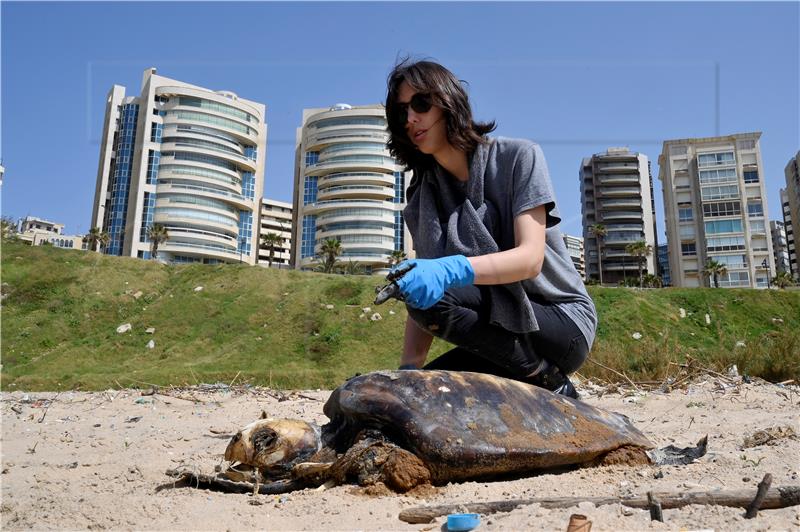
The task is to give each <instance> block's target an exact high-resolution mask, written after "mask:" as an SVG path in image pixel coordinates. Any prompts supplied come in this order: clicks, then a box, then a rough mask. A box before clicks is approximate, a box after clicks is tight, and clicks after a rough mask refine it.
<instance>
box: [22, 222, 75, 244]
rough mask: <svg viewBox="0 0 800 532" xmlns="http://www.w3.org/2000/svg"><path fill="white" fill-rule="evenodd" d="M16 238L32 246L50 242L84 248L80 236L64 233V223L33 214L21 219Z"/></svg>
mask: <svg viewBox="0 0 800 532" xmlns="http://www.w3.org/2000/svg"><path fill="white" fill-rule="evenodd" d="M17 238H19V239H20V240H22V241H23V242H27V243H29V244H30V245H32V246H41V245H43V244H50V245H51V246H55V247H57V248H64V249H86V245H85V244H84V243H83V237H82V236H80V235H65V234H64V224H59V223H56V222H51V221H48V220H45V219H44V218H37V217H35V216H26V217H25V218H24V219H22V220H21V222H20V224H19V233H17Z"/></svg>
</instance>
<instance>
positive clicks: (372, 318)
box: [369, 312, 383, 321]
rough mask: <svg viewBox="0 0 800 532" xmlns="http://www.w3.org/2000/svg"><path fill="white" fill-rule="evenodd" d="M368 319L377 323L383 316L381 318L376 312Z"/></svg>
mask: <svg viewBox="0 0 800 532" xmlns="http://www.w3.org/2000/svg"><path fill="white" fill-rule="evenodd" d="M369 319H371V320H372V321H378V320H382V319H383V316H381V315H380V314H378V313H377V312H376V313H375V314H373V315H372V316H370V317H369Z"/></svg>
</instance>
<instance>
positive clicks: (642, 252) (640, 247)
mask: <svg viewBox="0 0 800 532" xmlns="http://www.w3.org/2000/svg"><path fill="white" fill-rule="evenodd" d="M625 253H627V254H628V255H633V256H634V257H635V258H636V265H637V266H638V267H639V288H644V279H643V275H644V267H643V266H644V261H645V260H647V257H649V256H650V255H651V254H652V253H653V246H651V245H650V244H648V243H647V242H645V241H644V240H639V241H638V242H632V243H630V244H628V245H627V246H625Z"/></svg>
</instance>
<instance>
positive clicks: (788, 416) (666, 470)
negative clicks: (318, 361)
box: [0, 378, 800, 531]
mask: <svg viewBox="0 0 800 532" xmlns="http://www.w3.org/2000/svg"><path fill="white" fill-rule="evenodd" d="M730 382H731V381H730V380H729V379H715V378H705V379H702V380H701V381H699V382H696V383H694V384H692V385H690V386H688V387H686V388H684V389H681V390H674V391H671V392H669V393H662V392H658V391H649V392H636V391H635V390H631V389H628V390H617V391H608V390H607V389H602V388H599V387H597V386H592V385H591V383H588V384H587V385H584V386H583V387H581V391H582V392H583V394H584V398H585V400H586V401H587V402H589V403H590V404H592V405H595V406H600V407H602V408H606V409H609V410H613V411H617V412H621V413H623V414H625V415H627V416H629V417H630V418H631V419H632V420H633V422H634V423H635V424H636V425H637V426H638V427H639V428H640V429H641V430H642V431H643V432H644V433H645V434H646V435H647V436H648V437H649V438H650V439H651V440H652V441H653V442H654V443H656V444H657V445H658V446H664V445H669V444H676V445H679V446H686V445H690V444H694V443H696V442H697V440H699V439H700V438H701V437H702V436H704V435H706V434H707V435H708V438H709V445H708V449H709V451H708V454H707V455H706V456H704V457H703V458H701V459H699V460H697V461H696V462H694V463H692V464H689V465H685V466H665V467H653V466H623V465H617V466H606V467H597V468H583V469H575V470H571V471H566V472H561V473H557V474H554V473H549V474H540V475H537V476H533V477H529V478H523V479H518V480H511V481H502V482H466V483H461V484H450V485H447V486H442V487H438V488H433V489H429V490H422V491H421V492H420V493H418V494H417V496H409V495H396V494H385V493H384V494H378V495H375V494H372V495H370V494H368V493H366V492H365V490H364V489H363V488H359V487H357V486H351V485H347V486H337V487H334V488H331V489H328V490H324V491H319V490H315V489H306V490H302V491H297V492H293V493H288V494H285V495H256V496H253V495H238V494H225V493H218V492H212V491H205V490H198V489H193V488H186V487H181V488H174V487H173V486H172V484H171V479H170V478H168V477H167V476H166V475H165V471H166V470H167V469H170V468H175V467H179V466H182V465H185V466H191V467H196V468H198V469H199V470H200V471H202V472H207V473H211V472H212V471H213V469H214V466H215V465H217V464H220V463H221V461H222V454H223V452H224V450H225V446H226V445H227V442H228V438H229V435H230V434H232V433H234V432H236V430H237V429H239V428H241V427H242V426H244V425H245V424H247V423H249V422H250V421H253V420H255V419H256V418H257V416H258V415H259V414H260V412H261V411H262V410H264V411H266V412H267V414H268V415H270V416H272V417H294V418H301V419H304V420H307V421H314V422H318V423H324V422H325V417H324V415H323V414H322V405H323V404H324V401H325V400H326V399H327V397H328V395H329V393H330V392H329V391H320V390H314V391H302V392H285V393H283V392H275V391H271V390H265V389H257V388H246V387H234V388H229V387H227V386H224V385H218V386H199V387H194V388H186V389H170V390H161V391H160V393H156V394H155V395H142V392H141V391H139V390H108V391H106V392H99V393H85V392H61V393H25V392H20V391H11V392H9V391H6V392H3V393H2V396H1V400H2V474H1V475H0V483H1V484H2V504H1V505H0V510H1V512H0V516H2V521H1V522H0V524H2V529H3V530H30V529H37V530H52V529H57V530H63V529H94V530H97V529H116V530H120V529H121V530H130V529H136V530H252V529H269V530H408V531H411V530H426V531H438V530H446V529H447V527H446V524H445V523H446V518H445V517H442V518H439V519H437V520H436V521H434V522H432V523H429V524H422V525H420V524H416V525H411V524H407V523H404V522H403V521H400V520H399V519H398V514H399V512H400V511H401V510H404V509H407V508H412V507H415V506H421V505H442V504H461V503H469V502H486V501H495V500H508V499H515V498H532V497H557V496H581V497H592V496H626V495H645V494H646V493H647V491H650V490H653V491H669V490H675V491H679V492H686V491H702V490H713V489H743V488H752V489H755V486H756V485H757V484H758V482H759V481H760V480H761V478H762V477H763V476H764V474H765V473H771V474H772V476H773V484H772V485H773V487H778V486H789V485H800V478H798V477H800V440H798V439H797V438H795V437H781V438H779V439H776V440H773V441H771V442H768V443H763V444H760V445H756V446H755V447H749V448H745V449H742V445H743V443H744V441H745V438H746V437H748V436H750V435H752V434H753V433H755V432H756V431H758V430H763V429H768V428H771V427H789V428H791V429H792V430H793V431H794V433H796V434H800V426H799V425H798V412H800V409H799V408H798V403H799V402H800V388H798V387H797V386H778V385H772V384H768V383H764V382H757V383H751V384H743V383H738V384H731V383H730ZM603 392H605V393H603ZM784 432H787V431H784ZM574 513H580V514H584V515H586V516H587V517H588V518H589V520H590V521H591V522H592V530H593V531H596V530H699V529H714V530H800V507H797V506H795V507H791V508H784V509H777V510H762V511H761V512H760V513H759V515H758V517H756V518H755V519H751V520H746V519H744V510H742V509H737V508H724V507H714V506H699V505H694V506H688V507H685V508H682V509H674V510H665V511H664V522H663V523H660V522H653V521H651V520H650V515H649V512H648V511H647V510H638V509H630V508H626V507H623V506H621V505H619V504H614V505H606V506H600V507H595V506H594V505H592V504H588V503H582V504H580V505H577V506H574V507H571V508H565V509H544V508H542V507H540V506H539V505H537V504H534V505H528V506H523V507H520V508H518V509H516V510H514V511H512V512H508V513H495V514H491V515H483V516H481V524H480V527H479V530H565V529H566V526H567V523H568V521H569V516H570V515H571V514H574Z"/></svg>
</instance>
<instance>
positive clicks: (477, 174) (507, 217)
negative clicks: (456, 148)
mask: <svg viewBox="0 0 800 532" xmlns="http://www.w3.org/2000/svg"><path fill="white" fill-rule="evenodd" d="M540 205H544V206H545V208H546V211H547V220H546V224H547V228H546V231H545V234H546V238H545V260H544V264H543V266H542V272H541V273H540V275H538V276H537V277H536V278H534V279H527V280H524V281H520V282H515V283H509V284H504V285H494V286H490V287H488V290H487V291H486V293H488V295H489V298H490V323H492V324H495V325H499V326H500V327H503V328H504V329H506V330H509V331H512V332H515V333H528V332H532V331H536V330H538V329H539V326H538V324H537V323H536V317H535V316H534V313H533V307H532V306H531V304H530V300H531V299H537V300H541V301H547V302H550V303H554V304H557V305H559V307H560V308H561V309H562V310H563V311H564V312H565V313H566V314H567V315H568V316H569V317H570V318H571V319H572V320H573V321H575V323H576V325H578V327H579V328H580V329H581V332H583V334H584V336H585V337H586V341H587V343H588V345H589V346H591V345H592V342H593V340H594V333H595V329H596V327H597V316H596V312H595V308H594V304H593V303H592V300H591V298H590V297H589V295H588V294H587V292H586V289H585V288H584V285H583V281H582V279H581V278H580V275H578V272H577V271H576V270H575V267H574V266H573V264H572V259H571V258H570V257H569V255H568V253H567V250H566V247H565V246H564V242H563V239H562V238H561V232H560V231H559V229H558V227H557V225H558V223H559V222H560V221H561V219H560V217H559V214H558V210H557V208H556V202H555V195H554V193H553V190H552V185H551V183H550V177H549V174H548V171H547V165H546V163H545V160H544V155H543V153H542V151H541V148H540V147H539V145H538V144H536V143H533V142H530V141H527V140H520V139H506V138H502V137H499V138H496V139H490V140H489V142H487V143H486V144H481V145H478V147H477V148H476V150H475V152H474V153H473V154H472V156H471V159H470V161H469V180H468V181H467V182H466V183H462V182H459V181H458V180H457V179H455V178H454V177H453V176H451V175H450V174H448V173H447V172H446V171H445V170H444V169H442V168H441V167H440V166H439V165H435V167H434V169H432V170H429V171H425V172H421V173H420V174H418V175H415V176H414V179H413V180H412V183H411V185H410V186H409V189H408V205H407V206H406V208H405V210H404V211H403V215H404V219H405V222H406V224H407V226H408V229H409V232H410V233H411V236H412V238H413V241H414V249H415V251H416V254H417V257H419V258H438V257H444V256H447V255H465V256H467V257H474V256H479V255H486V254H489V253H496V252H498V251H505V250H507V249H512V248H513V247H514V246H515V242H514V218H516V217H517V216H518V215H519V214H521V213H522V212H524V211H526V210H529V209H532V208H535V207H538V206H540Z"/></svg>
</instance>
